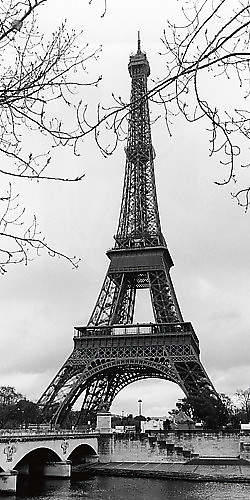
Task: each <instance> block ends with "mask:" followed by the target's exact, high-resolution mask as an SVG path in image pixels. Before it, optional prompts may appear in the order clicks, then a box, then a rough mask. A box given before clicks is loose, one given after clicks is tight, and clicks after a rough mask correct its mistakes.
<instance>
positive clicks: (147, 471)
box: [73, 457, 250, 483]
mask: <svg viewBox="0 0 250 500" xmlns="http://www.w3.org/2000/svg"><path fill="white" fill-rule="evenodd" d="M86 473H87V474H89V475H93V476H99V475H104V476H120V477H137V478H150V479H167V480H183V481H197V482H211V481H217V482H229V483H250V463H246V461H244V460H240V459H237V458H230V457H229V458H224V459H221V460H220V459H214V458H213V459H209V458H207V457H206V458H203V459H202V458H201V459H199V461H198V460H195V461H193V462H192V463H191V462H189V463H153V462H145V463H143V462H141V463H137V462H110V463H98V464H92V465H88V466H86V465H84V466H83V465H81V466H77V467H75V468H74V472H73V476H74V478H76V479H81V478H82V476H83V474H86Z"/></svg>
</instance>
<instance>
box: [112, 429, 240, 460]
mask: <svg viewBox="0 0 250 500" xmlns="http://www.w3.org/2000/svg"><path fill="white" fill-rule="evenodd" d="M239 453H240V447H239V433H232V434H231V433H230V434H224V433H211V432H200V431H199V432H197V431H195V432H180V431H178V432H169V433H167V434H163V433H162V434H161V435H159V434H158V436H157V437H156V436H149V437H145V436H141V437H140V438H139V437H137V438H135V437H133V436H130V437H129V436H119V435H118V436H115V437H114V446H113V453H112V456H111V461H112V462H122V461H126V462H133V461H135V462H177V461H178V462H182V461H183V462H185V461H186V460H187V459H190V458H192V457H194V456H198V455H199V456H210V457H237V456H239Z"/></svg>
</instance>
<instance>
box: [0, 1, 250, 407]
mask: <svg viewBox="0 0 250 500" xmlns="http://www.w3.org/2000/svg"><path fill="white" fill-rule="evenodd" d="M169 3H171V6H172V7H169V6H168V4H169ZM103 4H104V2H103ZM103 4H102V1H101V0H98V1H97V0H96V1H95V2H94V1H93V4H92V6H89V5H88V1H87V0H86V1H83V0H72V1H71V2H68V0H48V4H47V6H46V7H44V8H43V12H42V14H41V22H42V23H44V26H45V24H46V29H48V30H49V29H52V30H53V29H54V27H55V26H56V24H58V23H59V22H60V21H61V20H62V19H63V18H65V17H66V18H68V20H69V23H70V24H71V25H72V26H74V25H76V26H77V27H83V28H84V29H85V31H86V40H88V41H90V43H91V44H92V45H93V46H96V47H97V46H98V45H100V44H102V45H103V53H102V56H101V58H100V60H99V61H98V62H97V63H96V64H94V65H90V70H89V71H90V75H91V72H92V71H93V72H96V73H102V74H103V83H102V84H101V85H100V87H99V89H96V91H95V92H96V95H95V99H102V100H103V101H104V102H106V103H108V102H110V94H111V92H112V91H115V92H116V94H118V95H122V96H124V97H125V98H126V99H128V96H129V92H130V77H129V74H128V70H127V64H128V59H129V55H130V53H131V51H133V50H135V49H136V38H137V30H138V29H140V30H141V38H142V47H143V50H145V51H146V52H147V57H148V60H149V63H150V66H151V76H152V77H156V76H159V75H160V74H162V71H163V68H164V61H162V59H161V58H160V56H158V52H159V51H160V49H161V43H160V36H161V33H162V29H163V28H164V25H165V23H166V21H167V19H168V18H170V19H174V18H175V16H177V12H176V9H177V7H175V4H176V6H178V8H179V2H166V0H155V1H154V2H145V0H136V1H134V0H133V1H132V0H126V2H125V1H124V2H121V1H117V0H112V1H111V0H110V1H108V11H107V14H106V16H105V17H104V18H101V17H100V14H101V12H102V7H103ZM152 136H153V144H154V148H155V150H156V159H155V172H156V182H157V192H158V201H159V207H160V215H161V223H162V230H163V233H164V235H165V238H166V241H167V244H168V247H169V250H170V253H171V255H172V258H173V261H174V264H175V266H174V268H172V279H173V283H174V287H175V291H176V294H177V297H178V300H179V304H180V307H181V310H182V312H183V315H184V319H185V321H191V322H192V324H193V326H194V328H195V331H196V333H197V335H198V337H199V340H200V347H201V360H202V363H203V364H204V366H205V369H206V370H207V372H208V374H209V376H210V377H211V379H212V381H213V383H214V385H215V387H216V388H217V390H218V391H219V392H225V393H228V394H231V393H233V392H234V391H236V390H237V389H238V388H247V387H248V386H249V375H250V367H249V358H250V354H249V353H250V336H249V324H250V307H249V297H250V280H249V277H250V231H249V217H250V215H249V214H246V215H245V214H244V213H243V211H241V210H240V209H239V208H238V207H237V206H236V204H235V203H234V202H233V201H232V199H231V197H230V191H231V190H232V187H233V186H232V187H231V188H230V187H229V188H226V189H224V188H218V186H216V185H215V184H214V181H215V180H216V179H217V178H218V167H217V163H216V160H213V159H210V158H209V156H208V138H207V136H206V133H205V132H204V131H203V130H202V128H201V127H200V126H197V125H196V126H190V125H189V124H187V123H186V122H184V121H183V120H181V119H180V120H177V121H176V123H174V126H173V137H172V138H170V137H169V135H168V133H167V130H166V127H165V125H164V121H163V120H162V121H158V122H157V124H156V125H155V126H154V127H153V129H152ZM81 153H82V156H81V157H80V158H74V157H72V156H71V155H67V154H61V155H58V160H57V161H58V167H60V168H61V167H62V168H66V167H67V168H69V165H70V168H72V170H74V169H75V168H79V166H80V167H82V168H83V169H84V171H85V172H86V176H85V179H84V180H83V181H82V182H81V183H80V184H76V185H72V184H71V185H65V184H57V185H55V184H53V185H52V184H50V185H49V184H46V185H45V184H42V183H40V184H39V185H37V184H34V185H30V184H29V186H28V188H26V191H25V200H24V201H25V202H26V203H28V204H29V208H30V212H31V213H33V212H36V214H37V216H38V219H39V221H40V227H41V230H42V231H43V233H44V234H46V235H47V240H48V241H49V242H51V244H53V245H54V246H55V247H57V248H58V249H60V250H62V251H65V252H67V253H68V254H69V255H75V254H76V255H79V256H81V257H82V263H81V265H80V267H79V269H78V270H77V271H74V270H72V269H71V267H70V265H69V264H67V263H65V262H63V261H61V260H57V259H50V258H49V257H45V256H44V255H42V256H41V257H40V258H37V259H36V260H34V261H33V262H31V263H30V264H29V266H28V267H22V266H14V267H13V268H12V269H10V270H9V272H8V274H7V275H6V276H5V277H2V278H1V280H0V296H1V310H2V313H1V317H0V332H1V334H0V335H1V367H0V384H1V385H7V384H8V385H13V386H15V387H16V388H17V390H18V391H21V392H22V393H24V394H25V395H26V396H27V397H29V398H32V399H34V400H36V399H38V397H39V396H40V395H41V392H42V391H43V390H44V389H45V388H46V386H47V385H48V384H49V382H50V381H51V379H52V377H53V376H54V375H55V373H56V372H57V370H58V369H59V368H60V367H61V365H62V364H63V362H64V360H65V359H66V357H67V356H68V355H69V354H70V352H71V350H72V345H73V344H72V335H73V327H74V326H75V325H85V324H86V322H87V321H88V319H89V316H90V313H91V311H92V308H93V307H94V304H95V301H96V299H97V295H98V293H99V290H100V287H101V285H102V282H103V279H104V276H105V273H106V270H107V267H108V258H107V257H106V255H105V252H106V250H107V249H108V248H110V247H111V246H112V245H113V239H112V238H113V234H115V231H116V227H117V220H118V215H119V209H120V201H121V193H122V183H123V174H124V165H125V155H124V151H123V146H120V147H119V148H118V149H117V151H116V152H115V153H114V155H113V156H112V157H110V158H108V159H104V158H103V157H102V156H101V154H100V152H99V151H98V150H97V149H96V148H95V146H94V144H93V143H92V142H91V141H86V143H84V144H83V145H82V147H81ZM141 295H142V296H141V297H139V299H141V305H140V304H139V303H138V312H137V318H136V319H137V320H138V321H140V320H141V321H144V320H147V319H148V318H149V317H150V314H151V313H150V312H147V309H148V308H150V304H149V300H148V295H147V293H142V294H141ZM145 311H146V312H145ZM182 396H183V393H182V391H181V390H180V389H179V388H178V387H177V386H176V385H175V384H172V383H170V382H164V381H160V380H159V381H155V380H154V381H152V380H147V381H141V382H137V383H134V384H132V385H130V386H128V387H127V388H126V389H124V390H123V391H121V393H120V394H119V395H118V396H117V398H116V400H115V402H114V404H113V406H112V410H113V411H114V412H121V411H122V410H124V411H125V412H130V411H131V412H136V410H137V400H138V399H139V398H141V399H142V400H143V412H144V414H147V415H150V414H151V415H165V414H166V413H167V411H168V410H170V409H171V408H173V406H174V404H175V401H176V399H177V398H178V397H182Z"/></svg>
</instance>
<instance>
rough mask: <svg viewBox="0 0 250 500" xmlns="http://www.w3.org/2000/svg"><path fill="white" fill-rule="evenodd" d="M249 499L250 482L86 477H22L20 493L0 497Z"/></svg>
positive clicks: (27, 499) (18, 499)
mask: <svg viewBox="0 0 250 500" xmlns="http://www.w3.org/2000/svg"><path fill="white" fill-rule="evenodd" d="M14 499H15V500H21V499H22V500H24V499H25V500H78V499H83V500H210V499H211V500H236V499H237V500H249V499H250V484H236V483H231V484H230V483H195V482H188V481H166V480H159V479H141V478H120V477H109V476H100V477H98V476H96V477H90V478H88V477H86V479H84V480H80V481H79V480H71V481H68V480H56V479H36V480H34V479H33V480H30V479H25V480H22V482H21V483H19V484H18V491H17V496H16V497H12V496H8V497H1V500H14Z"/></svg>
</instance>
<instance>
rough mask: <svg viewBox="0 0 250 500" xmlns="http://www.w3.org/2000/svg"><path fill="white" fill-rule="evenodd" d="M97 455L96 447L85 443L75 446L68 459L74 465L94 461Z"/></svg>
mask: <svg viewBox="0 0 250 500" xmlns="http://www.w3.org/2000/svg"><path fill="white" fill-rule="evenodd" d="M97 457H98V455H97V453H96V451H95V449H94V448H93V447H92V446H91V445H89V444H86V443H83V444H78V445H76V446H75V448H74V449H73V450H72V451H71V453H70V455H69V456H68V460H70V461H71V462H72V464H73V465H76V464H81V463H88V462H91V461H94V460H96V459H97Z"/></svg>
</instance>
